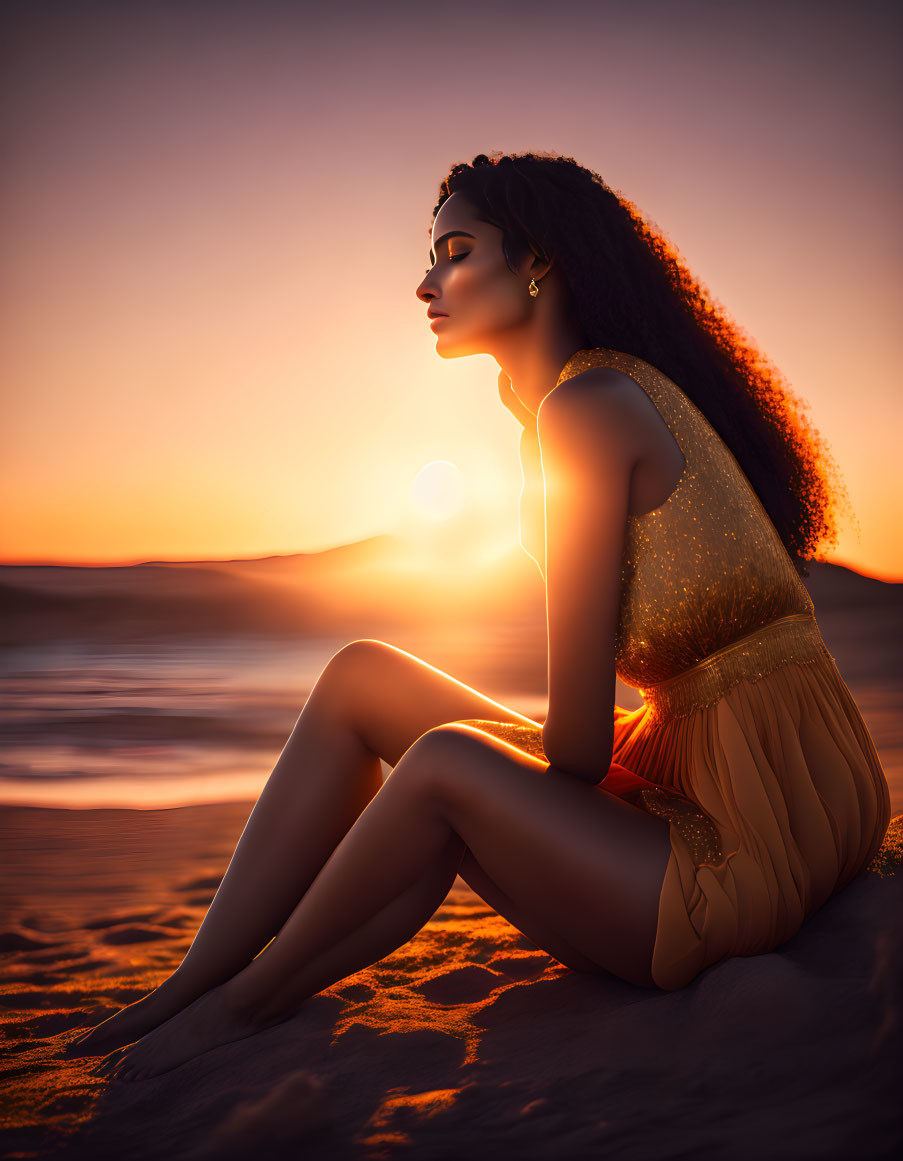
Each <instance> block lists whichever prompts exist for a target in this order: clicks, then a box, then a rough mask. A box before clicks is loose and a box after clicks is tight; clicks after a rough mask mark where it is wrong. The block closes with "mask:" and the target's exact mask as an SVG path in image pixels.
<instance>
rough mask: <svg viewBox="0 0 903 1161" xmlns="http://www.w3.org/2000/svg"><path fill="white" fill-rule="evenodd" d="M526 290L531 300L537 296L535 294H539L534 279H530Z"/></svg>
mask: <svg viewBox="0 0 903 1161" xmlns="http://www.w3.org/2000/svg"><path fill="white" fill-rule="evenodd" d="M527 290H529V291H530V294H531V296H532V297H533V298H535V297H536V296H537V294H539V287H538V286H537V285H536V279H535V278H531V279H530V285H529V286H528V287H527Z"/></svg>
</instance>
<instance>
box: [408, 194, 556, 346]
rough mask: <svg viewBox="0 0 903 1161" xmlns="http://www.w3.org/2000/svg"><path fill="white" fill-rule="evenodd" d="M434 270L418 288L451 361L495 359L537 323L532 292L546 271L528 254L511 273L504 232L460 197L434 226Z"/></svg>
mask: <svg viewBox="0 0 903 1161" xmlns="http://www.w3.org/2000/svg"><path fill="white" fill-rule="evenodd" d="M429 257H430V262H431V264H432V265H431V266H430V268H429V270H427V272H426V277H425V278H424V279H423V281H422V282H421V283H420V285H419V286H418V287H417V296H418V298H420V299H422V300H423V302H425V303H426V304H427V307H428V312H429V314H430V315H433V314H435V315H437V316H439V317H437V318H436V319H435V321H433V320H432V319H430V320H429V325H430V328H431V330H432V331H433V333H434V334H435V336H436V351H437V353H438V354H439V355H441V356H442V357H443V358H446V359H452V358H457V357H459V356H462V355H478V354H492V353H493V351H494V349H495V348H496V347H497V344H498V340H499V339H500V338H502V337H503V336H506V335H507V336H508V337H509V338H510V337H511V335H512V334H514V333H516V331H517V330H518V329H520V328H524V327H526V326H527V325H528V323H529V321H530V319H531V318H532V314H533V310H534V309H535V307H534V299H533V298H531V296H530V294H529V292H528V290H527V287H528V286H529V284H530V278H531V277H532V276H533V274H534V273H535V274H536V277H537V281H538V279H539V277H540V275H541V273H542V272H543V270H544V269H545V268H544V267H542V266H541V264H540V263H539V261H538V259H536V257H535V255H533V254H531V253H528V254H527V255H526V256H525V257H524V258H523V259H522V260H521V261H520V262H519V263H518V264H517V266H516V268H515V270H511V269H510V267H509V266H508V263H507V262H506V261H505V255H504V253H503V251H502V231H501V230H500V229H499V228H498V227H497V226H491V225H490V224H489V223H488V222H482V221H480V220H479V219H478V218H477V216H476V210H475V209H474V208H473V206H471V205H470V203H469V202H467V201H466V199H465V198H464V197H463V196H462V195H461V194H460V193H453V194H452V195H451V196H450V197H449V198H447V199H446V200H445V201H444V202H443V203H442V206H441V207H440V209H439V212H438V213H437V214H436V218H435V221H434V222H433V231H432V247H431V250H430V256H429Z"/></svg>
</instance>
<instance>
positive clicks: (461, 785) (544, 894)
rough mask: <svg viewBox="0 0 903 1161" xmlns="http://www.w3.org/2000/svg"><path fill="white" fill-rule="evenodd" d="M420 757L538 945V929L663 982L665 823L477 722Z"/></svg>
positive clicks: (628, 974)
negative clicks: (655, 971) (657, 950)
mask: <svg viewBox="0 0 903 1161" xmlns="http://www.w3.org/2000/svg"><path fill="white" fill-rule="evenodd" d="M415 754H416V756H417V757H416V764H417V766H418V768H420V769H421V770H422V771H423V775H422V776H423V777H424V778H425V780H426V792H427V793H428V794H429V795H431V796H432V797H433V799H434V800H435V801H436V803H437V805H438V808H439V809H440V810H441V811H442V813H443V816H444V817H445V818H446V820H447V821H448V823H449V824H450V825H451V827H452V828H453V829H454V830H455V832H456V833H457V834H458V835H459V837H460V838H461V839H462V840H463V841H464V843H465V845H466V847H467V848H468V851H469V852H470V855H471V857H472V859H473V860H474V862H475V863H476V864H478V866H479V867H480V868H481V869H482V870H483V871H484V872H485V874H486V875H487V876H488V878H489V879H490V880H491V882H492V883H494V884H496V885H497V887H498V890H499V891H500V892H501V893H502V895H504V896H505V897H507V898H508V899H509V900H510V901H511V915H510V921H511V922H512V923H513V924H514V926H516V927H519V930H522V931H523V933H524V934H525V935H526V936H527V938H528V939H532V940H533V941H534V942H536V939H535V937H534V935H532V934H531V930H530V929H531V928H532V929H533V930H534V931H535V932H536V935H537V936H538V935H539V934H540V933H541V932H554V933H556V935H557V936H558V937H559V938H560V940H561V941H563V942H562V944H561V949H562V950H565V949H566V947H569V948H571V949H574V950H576V952H577V953H578V956H579V957H581V959H582V960H583V961H584V962H585V961H587V960H588V961H590V962H591V963H593V964H595V965H597V967H598V968H601V969H604V970H606V971H610V972H613V973H614V974H615V975H618V976H620V977H621V978H622V979H625V980H628V981H629V982H631V983H635V984H638V985H640V986H644V987H654V986H655V984H654V981H653V980H652V975H651V967H652V953H653V950H654V947H655V936H656V928H657V922H658V905H659V899H660V896H661V889H662V883H663V881H664V876H665V871H666V869H667V865H668V860H669V858H670V855H671V843H670V830H669V826H668V823H667V822H666V821H665V820H663V819H660V818H657V817H655V816H653V815H649V814H647V813H646V812H645V811H643V810H641V809H639V808H638V807H635V806H633V805H631V804H630V803H627V802H624V801H623V800H622V799H620V798H618V797H617V796H616V795H614V794H611V793H610V792H609V791H607V790H604V789H603V788H602V787H601V786H594V785H592V784H591V783H589V782H584V781H582V780H581V779H579V778H576V777H574V776H573V775H571V774H568V773H566V772H565V771H562V770H558V769H557V768H556V767H554V766H549V765H548V764H547V763H545V762H543V761H542V760H541V759H539V758H535V757H533V756H531V755H529V754H525V753H522V752H521V751H519V750H517V749H516V748H515V747H514V746H511V745H509V744H508V743H506V742H504V741H502V740H501V739H498V738H495V737H493V736H491V735H489V734H486V733H483V732H482V731H480V730H479V729H477V728H475V727H472V726H467V725H459V724H450V725H444V726H441V727H438V728H437V729H433V730H431V731H430V733H429V734H427V735H426V736H425V737H424V738H421V739H419V740H418V742H417V744H416V746H415V747H414V748H413V749H412V751H411V758H412V759H413V758H414V755H415ZM408 761H409V757H408V755H406V756H405V759H404V761H403V762H402V763H401V766H400V767H399V770H401V769H402V768H403V767H405V765H406V764H407V763H408ZM487 902H491V900H489V899H487ZM493 905H494V904H493ZM518 920H520V922H521V923H522V924H523V926H520V924H519V922H518ZM541 946H542V945H541ZM546 950H548V951H549V952H550V954H552V955H554V956H555V958H556V959H562V962H565V961H564V959H563V958H562V957H560V956H558V955H557V954H556V951H555V948H554V946H549V947H548V948H547V949H546Z"/></svg>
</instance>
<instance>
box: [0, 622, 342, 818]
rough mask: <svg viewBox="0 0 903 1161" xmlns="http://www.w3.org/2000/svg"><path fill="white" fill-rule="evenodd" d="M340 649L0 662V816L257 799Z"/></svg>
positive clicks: (53, 656)
mask: <svg viewBox="0 0 903 1161" xmlns="http://www.w3.org/2000/svg"><path fill="white" fill-rule="evenodd" d="M346 640H347V638H343V639H342V640H337V639H335V640H334V639H318V640H312V639H307V640H297V639H296V640H292V641H287V642H285V641H279V640H273V639H254V638H249V637H247V636H242V637H236V638H234V639H220V640H203V639H198V640H197V641H194V642H192V641H190V640H185V639H177V640H161V641H159V642H154V641H151V642H142V643H141V644H140V645H138V644H122V645H112V646H111V645H110V644H109V643H104V644H102V645H101V644H96V645H95V644H92V643H90V642H83V641H78V642H68V641H67V642H60V643H53V642H51V643H44V644H36V645H29V646H25V647H18V648H6V649H3V650H0V803H14V802H15V803H30V804H34V805H44V806H82V807H87V806H167V805H182V804H184V803H188V802H213V801H217V802H222V801H235V800H244V799H248V798H256V797H257V795H258V794H259V793H260V790H261V789H262V787H263V784H264V783H265V781H266V779H267V776H268V775H269V773H270V771H271V770H272V767H273V764H274V763H275V761H276V759H277V758H278V757H279V754H280V752H281V750H282V747H283V745H284V744H285V741H286V739H287V738H288V735H289V734H290V733H291V730H292V727H293V726H294V723H295V721H296V719H297V717H298V714H299V713H300V712H301V709H302V708H303V705H304V702H305V700H306V698H307V696H308V694H309V692H310V690H311V689H312V688H313V686H314V684H315V682H316V680H317V677H318V676H319V674H320V672H321V671H322V669H323V666H324V665H325V664H326V662H327V661H328V660H329V658H330V657H331V656H332V655H333V653H335V652H336V650H337V649H339V648H341V646H342V645H343V644H345V643H346Z"/></svg>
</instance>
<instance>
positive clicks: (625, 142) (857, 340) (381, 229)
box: [0, 0, 903, 579]
mask: <svg viewBox="0 0 903 1161" xmlns="http://www.w3.org/2000/svg"><path fill="white" fill-rule="evenodd" d="M622 7H623V8H625V9H626V11H620V9H621V8H622ZM214 10H215V12H216V18H215V19H213V18H212V13H213V12H214ZM890 12H891V9H890V7H889V6H885V5H879V4H875V3H871V4H869V3H866V4H865V5H858V6H857V7H856V8H855V9H854V8H853V6H852V5H831V4H822V5H814V4H808V3H806V4H791V5H786V4H780V5H778V4H772V3H759V4H755V5H749V6H745V5H736V6H731V5H724V4H723V3H720V4H714V3H710V2H709V0H706V2H704V3H694V2H692V0H690V2H689V3H688V4H686V5H683V4H682V5H680V6H673V5H672V6H667V5H663V4H658V3H648V2H645V3H644V2H639V3H636V4H631V5H626V6H623V5H615V4H605V3H602V4H598V5H595V6H593V5H586V4H582V3H568V2H564V3H559V4H556V5H549V4H545V3H532V2H529V0H524V2H519V3H516V4H515V3H511V2H508V0H498V2H497V3H495V4H492V5H485V4H481V5H478V6H475V5H474V4H473V3H471V0H460V2H458V3H456V4H454V5H453V6H446V7H444V8H438V7H435V6H425V5H422V4H421V5H418V4H411V3H408V2H407V0H397V2H394V3H393V2H392V0H389V2H387V3H384V4H379V5H369V6H367V5H356V4H348V3H345V4H342V3H337V4H335V5H333V6H332V7H328V6H317V7H316V8H308V7H307V6H305V5H295V6H292V5H284V4H275V3H262V4H253V5H252V4H250V3H247V4H245V3H235V4H231V5H227V6H222V5H221V6H217V5H213V6H211V5H209V4H208V5H205V4H201V3H197V2H194V3H189V4H169V3H158V4H155V5H148V4H131V5H128V6H122V5H119V6H116V5H106V4H96V3H94V4H90V5H86V4H84V3H81V2H79V0H71V2H70V3H68V4H62V3H61V4H58V5H56V6H54V5H52V4H50V5H41V6H37V10H35V7H34V6H29V5H22V6H21V11H20V12H19V14H18V15H17V16H16V17H14V18H7V21H8V26H9V27H8V28H7V30H6V38H7V40H8V42H9V43H10V44H11V45H12V52H10V53H9V54H8V61H9V62H11V63H10V65H9V67H8V68H7V69H6V70H5V76H4V79H3V82H2V84H3V87H4V91H3V97H4V100H3V109H4V112H3V118H4V122H3V125H2V132H3V140H4V143H5V151H4V152H5V156H6V158H7V159H8V160H9V161H11V166H10V165H7V166H5V168H6V169H7V176H6V178H5V181H4V185H3V188H2V190H0V210H2V231H3V252H4V261H3V275H2V282H0V307H2V314H3V319H4V326H3V330H4V338H3V344H2V353H0V371H2V381H3V384H4V396H3V403H2V417H0V418H2V434H0V503H2V511H3V516H2V519H0V559H3V560H6V561H50V560H53V561H59V560H71V561H79V562H91V563H93V562H103V561H132V560H146V559H184V558H188V559H197V558H206V557H234V556H256V555H265V554H269V553H288V552H298V551H314V550H316V549H319V548H324V547H328V546H330V545H333V544H339V543H343V542H346V541H349V540H355V539H359V538H361V537H365V536H369V535H374V534H377V533H380V532H385V531H390V530H394V529H396V528H397V527H398V526H399V525H400V523H402V522H403V521H404V520H405V519H406V514H407V513H408V511H409V507H410V488H411V483H412V480H413V478H414V476H415V475H416V473H417V472H418V470H419V469H420V468H421V467H422V466H423V465H424V464H426V463H428V462H429V461H431V460H437V459H444V460H449V461H451V462H452V463H454V464H456V465H457V467H458V468H459V469H460V472H461V475H462V477H463V481H464V486H465V489H466V490H467V491H468V493H469V496H470V501H469V503H470V504H471V505H472V506H473V508H474V510H476V509H479V510H480V512H481V514H482V516H483V517H484V519H486V520H488V521H490V522H494V523H495V524H496V525H497V526H498V529H499V536H500V538H509V539H512V540H513V539H514V538H515V537H516V535H517V513H516V503H517V494H518V491H519V488H520V469H519V465H518V459H517V439H518V435H519V430H520V429H519V427H518V426H517V424H516V422H515V420H514V419H513V418H512V417H511V416H510V415H509V414H508V412H507V411H505V410H504V408H503V407H502V406H501V404H500V403H499V401H498V397H497V389H496V367H495V363H494V362H493V360H491V359H490V358H489V357H488V356H480V357H477V358H470V359H462V360H450V361H445V360H442V359H440V358H439V357H438V356H437V355H436V354H435V351H434V346H435V339H434V337H433V335H432V333H431V332H430V331H429V329H428V327H427V325H426V321H425V317H424V315H425V308H424V306H423V304H422V303H420V302H419V301H418V300H417V299H416V298H415V296H414V290H415V288H416V286H417V285H418V283H419V281H420V279H421V277H422V275H423V270H424V268H425V266H426V264H427V251H428V248H429V226H430V221H431V210H432V206H433V205H434V204H435V200H436V197H437V195H438V184H439V181H440V180H441V178H442V177H443V176H444V174H445V172H446V171H447V169H448V168H449V166H450V164H452V163H453V162H456V161H460V160H470V159H471V158H472V157H473V155H474V154H475V153H477V152H480V151H489V150H493V149H504V150H510V151H517V150H523V149H541V150H545V149H548V150H555V151H559V152H562V153H566V154H570V155H572V156H574V157H576V158H577V160H578V161H582V162H583V163H585V164H587V165H589V166H590V167H592V168H593V169H596V170H597V171H599V172H600V173H601V174H602V176H603V177H604V178H605V179H606V181H608V182H609V184H611V185H612V186H613V187H615V188H616V189H619V190H621V191H623V192H624V193H625V194H627V196H628V197H630V198H631V199H633V200H634V201H635V202H636V203H637V204H638V205H639V206H640V207H641V208H642V209H643V210H644V211H645V212H646V213H647V214H648V215H649V216H650V217H651V218H652V219H653V220H654V221H655V222H656V223H657V224H658V225H659V226H660V227H661V228H662V229H663V230H664V231H665V232H666V233H667V234H668V235H669V236H670V237H671V238H672V240H673V241H674V242H675V243H676V244H677V245H678V247H679V248H680V249H681V251H682V253H683V254H684V256H685V257H686V259H687V260H688V262H689V264H690V266H691V268H692V269H693V271H694V272H695V273H696V274H697V275H698V276H699V277H700V278H701V279H702V280H703V281H704V282H705V283H706V284H707V285H708V286H709V287H710V289H711V291H712V293H713V294H714V295H715V296H716V297H717V298H718V299H719V300H720V301H721V302H723V303H724V304H725V306H726V307H727V308H728V310H730V311H731V313H732V314H733V315H734V316H735V317H736V318H737V319H738V320H739V321H740V323H741V324H742V325H743V326H744V327H745V328H746V329H747V331H748V332H749V333H750V334H751V335H752V336H753V337H754V338H755V340H756V341H757V342H758V343H759V344H760V346H761V347H762V348H763V349H764V350H765V351H766V352H767V354H768V355H769V356H770V357H771V359H772V360H773V361H774V362H775V363H776V364H777V365H778V367H780V368H781V370H782V371H783V372H784V374H785V375H786V376H787V378H788V379H789V381H790V382H791V384H792V386H793V387H794V389H795V390H796V391H797V392H798V393H799V394H800V395H802V396H803V397H804V398H805V399H807V400H808V401H809V403H810V405H811V409H810V411H809V413H808V414H809V416H810V418H811V419H812V421H813V423H814V424H815V425H816V427H818V428H819V430H820V431H821V432H822V433H823V435H824V436H825V437H826V439H827V440H828V442H829V443H830V445H831V448H832V451H833V454H834V456H835V458H836V460H837V462H838V464H839V465H840V468H841V470H842V472H843V474H844V477H845V480H846V483H847V486H848V489H849V494H850V499H851V502H852V506H853V510H854V512H855V514H856V516H857V518H858V522H859V530H858V535H857V530H856V529H855V528H854V527H851V526H850V525H849V524H848V525H847V526H845V527H844V528H843V530H842V537H841V543H840V547H839V551H838V552H837V553H836V554H835V555H834V557H833V559H835V560H838V561H840V562H841V563H846V564H849V565H850V566H851V567H853V568H856V569H857V570H859V571H862V572H868V573H871V574H872V575H876V576H881V577H883V578H885V579H899V578H901V577H903V535H901V532H900V525H901V521H900V518H899V511H898V508H899V486H898V484H897V480H898V479H899V458H900V455H901V448H903V423H901V405H900V395H899V384H898V370H897V363H896V354H897V351H896V343H895V330H896V326H895V324H896V322H897V320H898V318H899V317H900V311H899V306H900V297H901V279H900V275H899V270H900V257H901V253H900V251H901V247H900V238H901V232H900V226H899V212H898V207H899V194H900V184H901V183H900V172H899V170H900V161H899V157H898V151H897V150H896V148H895V147H894V145H893V142H894V141H895V132H896V125H895V117H894V109H895V108H896V106H897V101H898V98H899V93H898V92H896V91H895V80H894V77H895V75H896V72H897V70H896V66H895V63H894V51H895V49H894V45H895V43H896V39H895V36H894V35H891V32H892V29H891V24H890V21H891V19H892V18H891V16H890V15H889V13H890ZM885 13H888V15H885ZM377 16H378V17H379V19H378V21H377V19H376V17H377Z"/></svg>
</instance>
